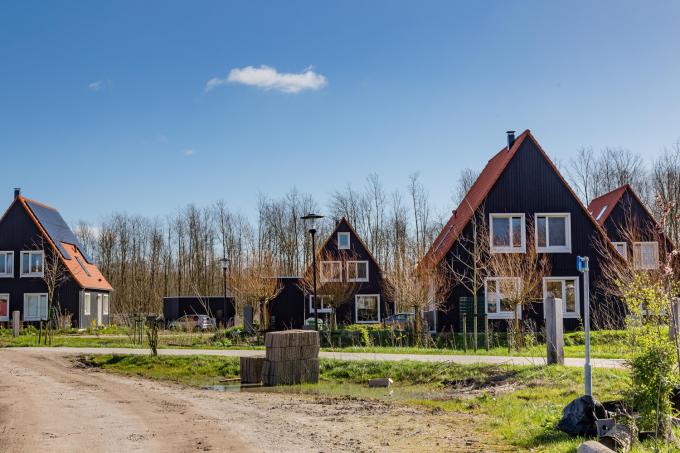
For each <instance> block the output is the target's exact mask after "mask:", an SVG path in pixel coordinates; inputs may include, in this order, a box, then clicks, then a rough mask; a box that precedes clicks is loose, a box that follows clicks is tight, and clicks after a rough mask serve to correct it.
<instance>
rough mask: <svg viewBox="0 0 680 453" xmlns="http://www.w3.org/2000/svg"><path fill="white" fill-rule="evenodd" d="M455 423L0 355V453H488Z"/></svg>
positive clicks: (391, 407) (363, 405)
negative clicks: (201, 387)
mask: <svg viewBox="0 0 680 453" xmlns="http://www.w3.org/2000/svg"><path fill="white" fill-rule="evenodd" d="M479 425H480V424H479V423H476V421H475V420H474V419H473V418H472V417H470V416H469V415H465V414H451V413H437V412H432V411H430V410H429V409H420V408H413V407H406V406H402V405H397V404H390V403H382V402H374V401H370V402H368V401H363V400H356V399H347V398H329V397H321V396H302V395H284V394H271V393H221V392H215V391H208V390H193V389H187V388H184V387H181V386H179V385H171V384H164V383H158V382H153V381H148V380H143V379H133V378H126V377H123V376H118V375H112V374H107V373H104V372H101V371H97V370H92V369H83V368H79V367H76V366H75V365H74V363H73V362H72V360H71V359H69V358H66V357H62V356H59V355H55V354H40V353H36V352H33V353H27V352H26V351H24V352H22V350H20V349H0V451H3V452H5V451H6V452H28V451H49V452H85V451H87V452H134V451H144V452H155V451H164V452H168V451H172V452H185V451H186V452H188V451H238V452H248V451H277V452H280V451H290V452H293V451H295V452H313V451H314V452H319V451H354V452H361V451H414V450H418V451H421V452H427V451H439V452H441V451H482V450H484V451H488V450H496V451H497V450H499V449H500V448H499V447H498V446H493V445H489V444H486V443H484V442H483V440H482V436H481V435H480V433H479V432H478V431H475V429H473V427H475V426H479Z"/></svg>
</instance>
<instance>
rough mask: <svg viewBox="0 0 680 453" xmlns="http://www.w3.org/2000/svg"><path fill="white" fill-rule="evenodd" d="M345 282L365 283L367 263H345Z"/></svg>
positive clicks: (366, 279)
mask: <svg viewBox="0 0 680 453" xmlns="http://www.w3.org/2000/svg"><path fill="white" fill-rule="evenodd" d="M347 281H348V282H367V281H368V261H347Z"/></svg>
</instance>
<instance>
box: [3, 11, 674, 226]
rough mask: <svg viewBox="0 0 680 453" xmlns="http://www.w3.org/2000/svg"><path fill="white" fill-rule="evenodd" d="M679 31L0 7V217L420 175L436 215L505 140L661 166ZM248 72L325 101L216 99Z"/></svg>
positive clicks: (575, 20) (644, 25)
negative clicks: (7, 209) (15, 205)
mask: <svg viewBox="0 0 680 453" xmlns="http://www.w3.org/2000/svg"><path fill="white" fill-rule="evenodd" d="M679 19H680V3H679V2H663V1H659V2H626V1H610V2H607V1H598V2H561V3H560V4H558V2H544V1H535V2H528V1H526V2H525V1H518V2H510V1H497V2H494V1H488V2H473V1H469V2H454V1H445V2H435V1H427V2H416V1H412V2H396V1H384V2H379V1H374V2H367V1H356V2H352V1H335V2H331V1H314V2H312V1H310V2H296V1H292V2H274V1H271V2H256V1H248V2H224V1H219V2H209V1H201V2H169V1H164V2H152V1H144V2H139V1H116V2H76V1H72V2H29V1H22V2H13V3H9V2H5V3H4V4H3V5H2V6H0V154H1V155H2V163H3V165H2V167H1V168H3V170H4V171H3V178H2V180H3V181H4V185H2V187H0V189H1V190H2V194H0V203H2V204H9V202H10V200H11V195H12V188H13V187H15V186H21V187H22V188H23V192H24V194H26V195H27V196H30V197H33V198H36V199H38V200H42V201H44V202H46V203H50V204H52V205H54V206H57V207H58V208H60V209H61V211H62V212H63V214H64V217H66V218H67V219H69V220H76V219H85V220H88V221H97V220H98V219H100V218H101V217H102V216H105V215H107V214H109V213H111V212H114V211H124V212H128V213H131V214H146V215H150V216H155V215H160V216H162V215H165V214H168V213H171V212H174V211H175V210H176V209H177V208H178V207H181V206H183V205H185V204H187V203H191V202H193V203H196V204H198V205H207V204H210V203H212V202H214V201H216V200H218V199H224V200H226V201H227V202H228V203H229V204H230V205H231V206H232V208H233V209H234V210H236V211H240V212H242V213H244V214H246V215H251V214H252V212H253V210H254V208H255V204H256V198H257V195H258V192H263V193H266V194H268V195H270V196H273V197H276V196H280V195H283V194H284V193H285V192H286V191H287V190H288V189H290V188H291V187H293V186H295V187H297V189H298V190H299V191H301V192H312V193H314V194H315V195H316V196H317V198H318V199H319V201H320V202H322V203H323V202H324V201H325V200H326V199H327V197H328V195H329V194H330V193H331V192H332V191H333V190H335V189H339V188H343V187H344V186H346V185H347V184H348V183H349V184H353V185H355V186H360V185H362V184H363V183H364V179H365V177H366V176H367V175H368V174H369V173H371V172H375V173H378V174H379V175H380V177H381V179H382V180H383V182H384V185H385V187H386V189H387V190H392V189H394V188H398V187H404V186H405V185H406V183H407V180H408V175H409V174H411V173H413V172H415V171H419V172H420V174H421V177H422V179H423V183H424V184H425V186H426V188H427V189H428V191H429V193H430V195H431V199H432V203H433V205H434V206H435V207H436V208H437V209H438V210H439V211H441V212H444V211H445V210H448V209H450V208H451V194H452V192H453V191H454V188H455V185H456V181H457V179H458V174H459V172H460V170H461V169H463V168H465V167H472V168H476V169H481V167H482V166H483V165H484V164H485V162H486V160H487V159H488V158H490V157H491V155H492V154H493V153H495V152H496V151H497V150H498V149H500V148H501V147H502V146H503V144H504V140H505V137H504V131H505V130H507V129H516V130H518V131H522V130H524V129H526V128H529V129H531V130H532V131H533V132H534V134H535V136H536V137H537V138H538V140H539V141H540V142H541V143H542V144H543V146H544V148H545V149H546V150H547V151H548V153H549V154H550V155H551V156H553V157H554V158H556V159H559V160H562V161H567V160H568V159H569V157H570V156H572V155H573V154H574V153H575V151H576V149H578V148H579V147H581V146H593V147H595V148H596V149H597V148H600V147H602V146H607V145H611V146H623V147H627V148H630V149H632V150H633V151H636V152H639V153H643V154H645V155H648V156H650V157H654V156H656V155H658V154H659V153H660V152H661V150H662V148H663V147H664V146H669V145H671V144H672V143H673V142H675V141H676V140H677V139H678V138H680V90H679V85H678V81H679V80H680V27H678V26H677V23H678V20H679ZM261 65H267V66H269V67H271V68H274V69H275V70H276V71H278V72H277V74H281V73H290V74H300V73H303V72H304V71H305V70H307V71H312V74H313V75H314V76H316V77H318V79H316V81H317V82H318V83H316V85H314V84H312V85H314V86H311V88H310V89H300V91H299V92H297V93H290V92H282V91H281V86H278V85H276V86H275V87H274V88H272V89H264V88H262V87H258V86H253V85H248V84H245V83H239V82H238V81H232V82H229V81H228V80H227V79H228V75H229V74H230V71H232V70H234V69H243V68H246V67H248V66H252V67H254V68H259V67H260V66H261ZM310 66H311V68H310ZM308 75H309V74H308ZM292 77H294V78H295V77H296V76H292ZM213 78H216V79H219V80H220V81H221V83H218V84H216V86H215V87H214V88H213V89H210V90H206V86H207V85H206V84H207V83H208V81H209V80H211V79H213ZM283 79H284V81H283V82H281V83H283V84H284V85H283V86H284V87H285V86H286V85H285V83H286V82H285V80H286V79H285V77H284V78H283ZM295 80H298V79H295ZM305 86H306V85H305ZM298 88H299V86H298Z"/></svg>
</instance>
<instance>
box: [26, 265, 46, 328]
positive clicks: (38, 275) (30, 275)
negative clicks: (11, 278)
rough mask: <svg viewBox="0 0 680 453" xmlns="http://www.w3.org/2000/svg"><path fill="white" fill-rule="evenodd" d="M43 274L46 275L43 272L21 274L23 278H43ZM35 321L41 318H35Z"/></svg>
mask: <svg viewBox="0 0 680 453" xmlns="http://www.w3.org/2000/svg"><path fill="white" fill-rule="evenodd" d="M43 275H44V274H43V273H42V272H41V273H39V274H21V278H33V277H40V278H42V277H43ZM34 321H40V320H39V319H35V320H34Z"/></svg>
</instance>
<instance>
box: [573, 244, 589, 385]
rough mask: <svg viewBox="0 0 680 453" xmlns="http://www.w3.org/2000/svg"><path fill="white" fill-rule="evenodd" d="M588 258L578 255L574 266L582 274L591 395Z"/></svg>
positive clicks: (585, 367)
mask: <svg viewBox="0 0 680 453" xmlns="http://www.w3.org/2000/svg"><path fill="white" fill-rule="evenodd" d="M589 261H590V260H589V258H588V257H587V256H579V257H578V258H577V262H576V267H577V269H578V270H579V271H580V272H581V273H582V274H583V327H584V329H585V334H586V363H585V365H584V371H585V384H586V395H588V396H593V376H592V367H591V365H590V275H589V273H590V268H589Z"/></svg>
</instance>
